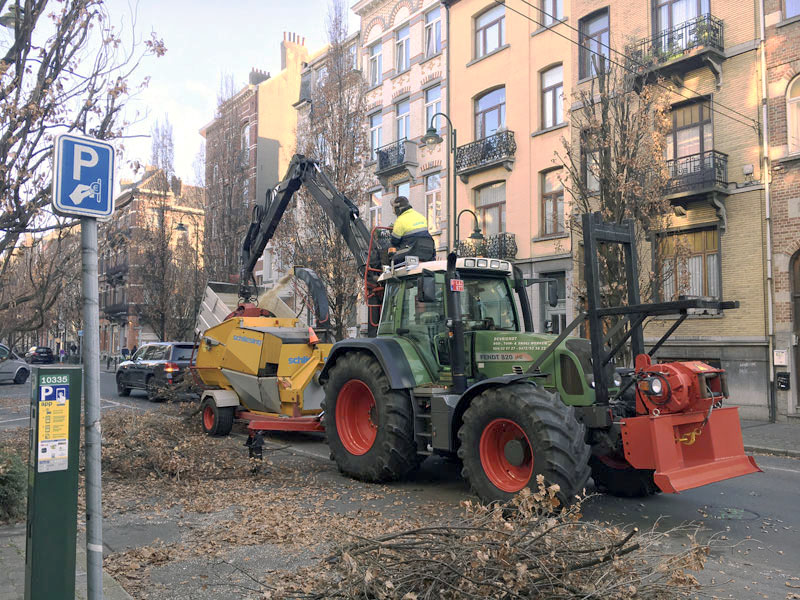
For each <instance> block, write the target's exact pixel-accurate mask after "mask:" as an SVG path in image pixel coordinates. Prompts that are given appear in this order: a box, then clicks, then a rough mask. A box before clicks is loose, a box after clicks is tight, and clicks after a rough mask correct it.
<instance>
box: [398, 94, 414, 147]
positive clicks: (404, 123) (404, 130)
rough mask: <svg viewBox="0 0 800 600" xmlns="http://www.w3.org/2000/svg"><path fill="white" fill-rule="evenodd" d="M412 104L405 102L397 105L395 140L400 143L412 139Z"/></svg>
mask: <svg viewBox="0 0 800 600" xmlns="http://www.w3.org/2000/svg"><path fill="white" fill-rule="evenodd" d="M410 108H411V103H410V102H409V101H408V100H403V101H402V102H398V103H397V104H396V105H395V113H396V114H395V133H396V134H397V135H396V137H395V139H396V140H397V141H398V142H399V141H401V140H405V139H408V138H409V137H410V135H409V134H410V131H409V128H410V125H411V115H410V113H409V111H410Z"/></svg>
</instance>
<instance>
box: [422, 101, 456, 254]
mask: <svg viewBox="0 0 800 600" xmlns="http://www.w3.org/2000/svg"><path fill="white" fill-rule="evenodd" d="M436 117H444V119H445V121H447V127H448V129H449V130H450V152H449V153H448V154H447V177H448V179H449V178H450V177H452V178H453V209H452V211H448V212H449V213H450V214H449V215H448V217H447V238H448V239H447V246H448V253H449V248H451V246H450V232H451V231H452V232H453V233H455V232H457V230H458V226H457V225H456V224H455V223H454V224H453V228H452V229H450V219H455V214H456V207H457V204H456V185H457V183H456V177H455V173H454V172H453V171H455V169H456V152H457V151H458V146H457V145H456V129H455V127H453V122H452V121H451V120H450V117H448V116H447V115H446V114H444V113H443V112H437V113H435V114H434V115H433V116H432V117H431V122H430V124H429V125H428V131H426V132H425V135H423V136H422V143H423V144H425V145H426V146H427V147H428V148H430V149H433V147H434V146H436V145H437V144H441V143H442V142H443V141H444V140H443V139H442V136H441V135H439V132H438V131H436V127H435V125H434V124H435V122H436ZM450 154H452V155H453V169H452V170H451V169H450ZM448 187H449V186H448ZM456 244H458V234H456V236H455V237H454V238H453V245H452V249H453V251H455V248H456Z"/></svg>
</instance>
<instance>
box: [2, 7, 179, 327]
mask: <svg viewBox="0 0 800 600" xmlns="http://www.w3.org/2000/svg"><path fill="white" fill-rule="evenodd" d="M4 10H5V11H6V12H5V13H3V11H4ZM0 13H3V16H2V17H0V29H2V30H3V31H4V33H5V34H6V35H5V36H4V37H3V38H1V39H0V122H2V124H3V126H2V129H0V322H3V323H9V322H12V321H13V320H14V319H16V318H17V317H19V315H20V314H23V315H25V316H24V317H22V321H21V322H20V324H19V326H27V325H25V323H29V320H30V319H33V320H34V321H35V320H36V319H38V318H39V317H40V316H41V308H42V307H41V305H40V301H41V298H39V297H37V296H35V295H34V297H31V296H30V294H29V293H28V292H26V291H23V288H19V286H18V285H17V284H18V283H19V281H18V278H19V274H18V273H16V272H15V270H14V267H15V265H17V266H18V263H17V262H15V256H16V252H15V250H14V249H15V248H16V247H17V246H18V245H19V244H20V243H21V241H22V237H21V236H23V234H25V233H26V232H27V233H33V232H36V231H42V230H48V229H53V228H57V227H61V226H62V225H63V222H62V221H60V220H56V219H53V218H52V215H50V214H49V212H48V209H49V204H50V201H51V191H50V178H51V162H50V156H51V150H52V146H53V139H54V136H55V135H56V134H57V133H59V132H68V131H78V132H82V133H86V134H88V135H91V136H94V137H97V138H100V139H112V138H119V137H121V136H123V135H124V130H125V128H126V126H127V125H128V123H127V122H126V121H125V120H124V118H123V116H122V111H123V108H124V106H125V103H126V102H127V100H128V99H129V98H130V97H131V96H132V95H133V94H135V93H136V91H137V89H138V87H139V86H141V85H145V84H146V79H145V80H143V81H142V82H138V83H134V82H133V81H132V76H133V74H134V73H135V72H136V70H137V69H138V67H139V66H140V63H141V60H142V58H143V56H145V55H148V54H150V55H155V56H161V55H163V54H164V53H165V52H166V48H165V47H164V44H163V42H162V41H161V40H159V39H157V38H156V36H155V34H151V36H150V38H148V39H146V40H145V42H144V47H142V46H141V44H139V43H137V39H136V36H135V32H133V31H131V36H132V38H133V39H132V41H131V42H130V43H127V44H123V39H122V35H121V32H120V31H118V30H117V29H116V28H115V27H113V26H112V25H111V24H110V22H109V16H108V14H107V11H106V7H105V5H104V3H103V1H102V0H65V1H61V2H56V1H54V0H24V1H21V0H16V1H14V2H6V1H5V0H0ZM52 266H53V267H57V268H60V263H58V262H56V263H55V264H54V265H52ZM11 306H13V309H12V312H13V313H14V314H11V313H10V312H9V307H11ZM4 307H5V308H4Z"/></svg>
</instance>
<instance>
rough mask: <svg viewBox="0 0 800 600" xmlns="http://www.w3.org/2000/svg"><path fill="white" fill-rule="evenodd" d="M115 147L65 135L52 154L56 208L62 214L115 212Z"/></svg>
mask: <svg viewBox="0 0 800 600" xmlns="http://www.w3.org/2000/svg"><path fill="white" fill-rule="evenodd" d="M113 187H114V147H113V146H112V145H111V144H109V143H108V142H103V141H101V140H96V139H93V138H89V137H84V136H80V135H74V134H71V133H67V134H62V135H60V136H58V138H56V143H55V147H54V156H53V207H54V209H55V211H56V212H57V213H59V214H65V215H79V216H83V217H100V218H102V217H110V216H111V213H113V212H114V195H113V191H114V190H113Z"/></svg>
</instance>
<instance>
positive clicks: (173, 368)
mask: <svg viewBox="0 0 800 600" xmlns="http://www.w3.org/2000/svg"><path fill="white" fill-rule="evenodd" d="M180 370H181V368H180V367H179V366H178V365H176V364H175V363H173V362H168V363H164V372H165V373H177V372H178V371H180Z"/></svg>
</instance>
